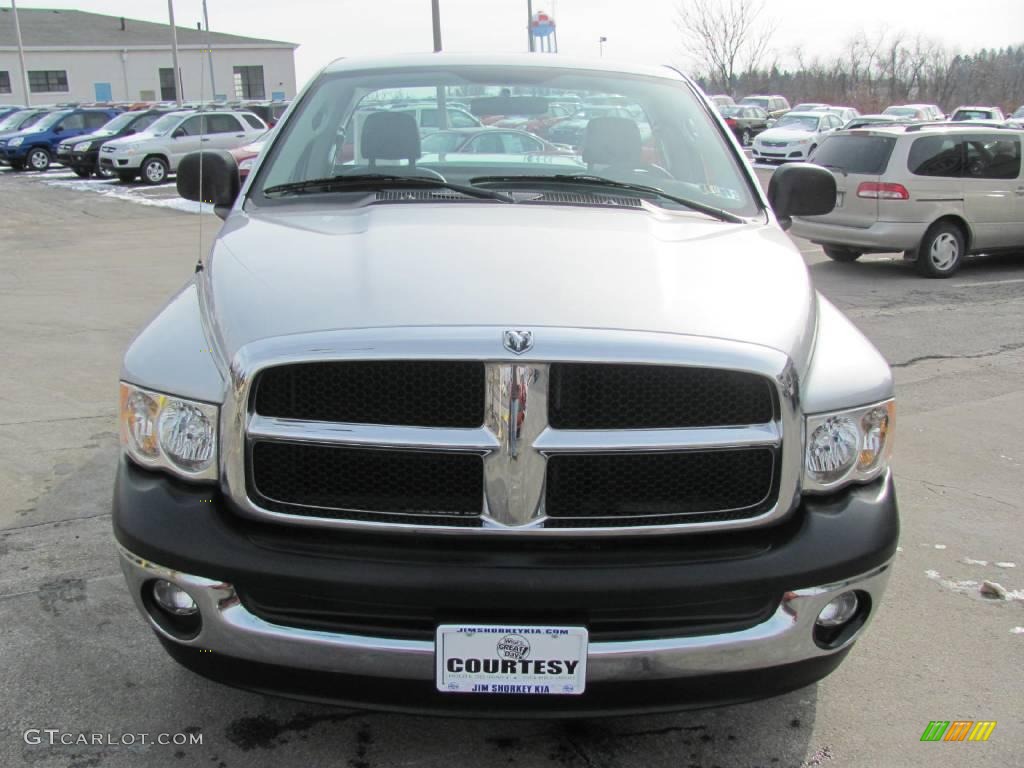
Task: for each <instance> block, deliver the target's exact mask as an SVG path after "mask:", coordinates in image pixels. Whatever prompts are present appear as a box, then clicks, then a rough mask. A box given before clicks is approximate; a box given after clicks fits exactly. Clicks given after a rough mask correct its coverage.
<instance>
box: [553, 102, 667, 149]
mask: <svg viewBox="0 0 1024 768" xmlns="http://www.w3.org/2000/svg"><path fill="white" fill-rule="evenodd" d="M603 117H618V118H622V119H624V120H632V121H633V122H635V123H636V124H637V126H638V128H639V130H640V135H641V139H642V140H644V141H646V140H647V139H648V138H650V136H651V128H650V125H649V123H648V122H647V121H646V120H645V119H644V116H643V115H639V116H638V115H637V114H636V113H635V112H632V111H630V110H629V109H628V108H627V107H626V106H620V105H614V106H613V105H604V104H599V105H587V106H585V107H583V109H581V110H579V111H578V112H576V113H575V114H574V115H573V116H572V117H570V118H568V119H566V120H561V121H559V122H557V123H555V124H554V125H553V126H551V128H550V129H549V130H548V136H547V138H548V140H549V141H551V142H553V143H555V144H564V145H566V146H569V147H580V146H582V145H583V139H584V137H585V136H586V132H587V125H588V124H589V123H590V121H591V120H595V119H598V118H603Z"/></svg>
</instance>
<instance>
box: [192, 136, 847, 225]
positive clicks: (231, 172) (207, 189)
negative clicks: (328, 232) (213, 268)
mask: <svg viewBox="0 0 1024 768" xmlns="http://www.w3.org/2000/svg"><path fill="white" fill-rule="evenodd" d="M826 173H827V171H826ZM177 186H178V194H179V195H181V196H182V197H183V198H185V199H186V200H191V201H193V202H196V203H212V204H213V211H214V213H216V214H217V215H218V216H220V217H221V218H222V219H226V218H227V216H228V213H229V212H230V211H231V206H233V205H234V204H235V198H237V197H238V190H239V189H240V188H241V183H240V182H239V179H238V163H237V162H236V161H235V158H234V157H233V156H232V155H231V153H230V152H226V151H224V150H222V149H207V150H203V151H202V152H190V153H189V154H187V155H185V156H184V157H183V158H181V162H180V163H178V183H177ZM833 189H834V185H833Z"/></svg>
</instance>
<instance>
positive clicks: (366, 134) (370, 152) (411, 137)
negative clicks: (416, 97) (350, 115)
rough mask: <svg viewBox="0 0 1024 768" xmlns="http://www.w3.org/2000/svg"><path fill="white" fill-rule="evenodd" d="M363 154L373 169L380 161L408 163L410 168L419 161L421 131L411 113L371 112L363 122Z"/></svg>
mask: <svg viewBox="0 0 1024 768" xmlns="http://www.w3.org/2000/svg"><path fill="white" fill-rule="evenodd" d="M361 139H362V141H361V142H360V143H361V147H360V149H361V151H362V154H363V157H365V158H366V159H367V160H368V161H369V164H370V167H371V168H375V167H376V166H377V161H378V160H408V161H409V166H410V167H415V166H416V161H417V160H419V159H420V156H421V154H422V153H421V150H420V131H419V128H418V127H417V125H416V118H415V117H414V116H413V115H412V114H411V113H409V112H371V113H370V114H369V115H367V116H366V120H364V121H363V132H362V136H361Z"/></svg>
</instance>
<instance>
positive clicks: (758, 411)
mask: <svg viewBox="0 0 1024 768" xmlns="http://www.w3.org/2000/svg"><path fill="white" fill-rule="evenodd" d="M774 402H775V401H774V397H773V396H772V385H771V382H770V381H769V380H768V379H766V378H764V377H763V376H759V375H758V374H754V373H746V372H742V371H723V370H718V369H712V368H685V367H676V366H655V365H610V364H591V363H556V364H554V365H552V366H551V379H550V393H549V405H548V408H549V411H550V416H549V418H550V421H551V426H552V427H554V428H555V429H655V428H684V427H722V426H735V425H745V424H764V423H767V422H769V421H771V420H772V418H773V416H774V412H775V407H774Z"/></svg>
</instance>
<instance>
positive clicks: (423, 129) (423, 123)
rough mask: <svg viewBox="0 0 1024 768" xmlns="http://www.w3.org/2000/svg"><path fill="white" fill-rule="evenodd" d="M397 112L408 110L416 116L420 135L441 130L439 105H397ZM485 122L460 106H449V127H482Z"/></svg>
mask: <svg viewBox="0 0 1024 768" xmlns="http://www.w3.org/2000/svg"><path fill="white" fill-rule="evenodd" d="M394 111H396V112H408V113H410V114H411V115H412V116H413V117H415V118H416V125H417V126H419V129H420V135H421V136H427V135H429V134H431V133H434V132H435V131H440V130H441V122H440V120H439V119H438V118H439V117H440V116H441V112H440V110H439V109H438V108H437V106H436V105H435V106H431V105H429V104H427V105H423V104H417V105H413V106H408V107H396V108H395V110H394ZM482 126H483V123H481V122H480V120H479V119H478V118H477V117H476V116H474V115H473V114H471V113H469V112H467V111H466V110H464V109H460V108H458V107H451V106H449V107H448V127H449V128H480V127H482Z"/></svg>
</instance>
